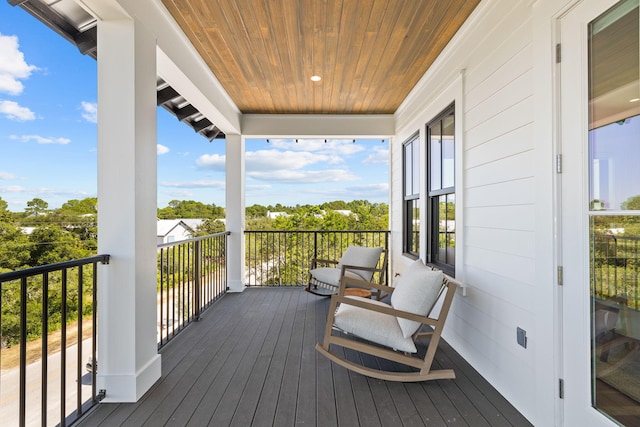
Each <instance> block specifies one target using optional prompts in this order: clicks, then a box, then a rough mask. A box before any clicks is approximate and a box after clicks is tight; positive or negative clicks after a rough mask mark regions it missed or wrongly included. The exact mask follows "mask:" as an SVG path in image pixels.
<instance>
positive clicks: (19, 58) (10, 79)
mask: <svg viewBox="0 0 640 427" xmlns="http://www.w3.org/2000/svg"><path fill="white" fill-rule="evenodd" d="M37 69H38V68H37V67H36V66H35V65H29V64H27V63H26V62H25V60H24V54H23V53H22V52H21V51H20V49H19V44H18V37H16V36H5V35H2V34H0V93H1V92H4V93H8V94H10V95H20V94H21V93H22V91H23V89H24V86H23V84H22V82H20V81H19V79H26V78H28V77H29V76H30V75H31V72H33V71H34V70H37Z"/></svg>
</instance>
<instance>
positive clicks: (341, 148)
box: [269, 138, 365, 156]
mask: <svg viewBox="0 0 640 427" xmlns="http://www.w3.org/2000/svg"><path fill="white" fill-rule="evenodd" d="M356 141H357V140H356ZM269 144H270V145H272V146H273V147H275V148H280V149H284V150H292V151H321V152H323V153H324V154H326V155H328V156H349V155H351V154H355V153H359V152H361V151H363V150H364V149H365V147H363V146H362V145H361V144H358V143H357V142H356V143H354V142H353V140H351V139H347V140H345V139H315V138H313V139H312V138H309V139H306V138H305V139H299V140H298V142H296V140H295V139H270V140H269Z"/></svg>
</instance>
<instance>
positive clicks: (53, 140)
mask: <svg viewBox="0 0 640 427" xmlns="http://www.w3.org/2000/svg"><path fill="white" fill-rule="evenodd" d="M9 138H10V139H15V140H18V141H22V142H29V141H35V142H37V143H38V144H61V145H65V144H68V143H70V142H71V140H70V139H69V138H63V137H58V138H56V137H53V136H50V137H44V136H40V135H20V136H17V135H10V136H9Z"/></svg>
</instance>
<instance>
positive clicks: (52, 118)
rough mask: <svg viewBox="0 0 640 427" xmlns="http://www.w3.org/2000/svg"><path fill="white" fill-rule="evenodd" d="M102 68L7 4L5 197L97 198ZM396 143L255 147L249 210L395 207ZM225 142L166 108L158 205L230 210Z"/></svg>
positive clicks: (55, 201)
mask: <svg viewBox="0 0 640 427" xmlns="http://www.w3.org/2000/svg"><path fill="white" fill-rule="evenodd" d="M96 101H97V85H96V61H95V60H94V59H92V58H90V57H87V56H83V55H82V54H80V53H79V51H78V50H77V49H76V47H75V46H73V45H72V44H71V43H69V42H67V41H66V40H64V39H63V38H62V37H60V36H59V35H57V34H56V33H54V32H53V31H52V30H50V29H49V28H47V27H46V26H45V25H44V24H42V23H40V22H39V21H37V20H35V19H34V18H33V17H31V16H30V15H29V14H27V13H26V12H24V11H23V10H22V9H20V8H19V7H12V6H9V4H8V3H7V2H6V1H0V197H2V199H4V200H5V201H6V202H7V203H8V204H9V209H10V210H12V211H22V210H23V209H24V208H25V206H26V203H27V202H28V201H30V200H32V199H34V198H36V197H38V198H41V199H43V200H45V201H46V202H48V203H49V207H50V208H57V207H60V205H62V204H63V203H64V202H66V201H67V200H70V199H82V198H85V197H96V196H97V189H96V185H97V184H96V181H97V177H96V165H97V152H96V144H97V130H96V126H97V125H96ZM388 144H389V142H388V140H385V141H384V142H382V141H381V140H379V139H376V140H358V141H357V142H356V143H353V142H352V141H350V140H349V141H345V140H328V141H327V142H325V141H324V140H308V139H305V140H300V142H299V143H296V142H295V140H275V139H270V140H269V143H267V141H266V140H247V143H246V151H247V153H246V154H247V157H246V185H247V191H246V200H245V202H246V204H247V206H249V205H252V204H254V203H257V204H261V205H269V204H271V205H275V204H276V203H281V204H283V205H296V204H320V203H323V202H326V201H332V200H345V201H351V200H362V199H364V200H369V201H371V202H377V203H379V202H384V203H387V202H388V182H389V179H388V148H389V145H388ZM224 156H225V143H224V141H221V140H214V141H213V142H209V141H208V140H207V139H205V138H204V137H202V136H200V135H197V134H196V133H194V132H193V130H192V129H191V128H190V127H188V126H186V125H184V124H181V123H179V122H178V121H177V120H176V119H175V118H174V117H173V116H172V115H170V114H169V113H168V112H166V111H165V110H164V109H162V108H159V109H158V206H159V207H165V206H167V203H168V202H169V201H171V200H174V199H175V200H197V201H200V202H203V203H207V204H209V203H214V204H215V205H217V206H224V204H225V196H224V194H225V193H224V181H225V178H224Z"/></svg>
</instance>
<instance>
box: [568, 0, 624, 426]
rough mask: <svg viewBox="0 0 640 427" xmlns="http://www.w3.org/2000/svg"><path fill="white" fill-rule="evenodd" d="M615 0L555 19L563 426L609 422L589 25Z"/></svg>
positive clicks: (582, 4)
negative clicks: (596, 248) (603, 388)
mask: <svg viewBox="0 0 640 427" xmlns="http://www.w3.org/2000/svg"><path fill="white" fill-rule="evenodd" d="M617 1H618V0H580V1H578V2H576V3H575V4H574V5H573V6H571V8H570V9H569V10H568V11H567V12H565V13H563V14H562V16H560V17H559V18H558V29H559V30H558V34H557V42H558V43H560V44H561V46H562V48H561V51H562V52H561V63H560V66H559V74H560V76H559V90H558V95H559V99H558V111H559V122H558V126H559V129H558V135H559V141H558V154H560V155H561V156H562V173H561V174H560V175H559V177H558V180H559V181H560V184H559V186H558V193H559V194H558V199H557V200H558V210H557V215H558V222H559V228H558V234H557V236H558V243H557V245H558V258H559V265H561V266H562V267H563V278H562V279H563V286H562V292H561V294H562V295H561V296H560V302H559V308H560V310H561V316H560V319H561V320H560V321H561V325H559V326H560V330H561V337H562V338H561V341H562V345H561V347H560V348H561V353H562V354H561V355H559V358H560V359H561V360H562V366H561V371H562V376H563V380H564V381H563V382H564V387H563V388H564V396H563V399H564V400H563V404H562V411H561V412H562V414H561V418H562V421H561V422H562V423H563V424H564V425H566V426H574V425H584V426H587V425H588V426H594V427H596V426H612V425H615V423H614V422H612V421H611V420H610V419H609V418H607V417H606V416H605V415H603V414H602V413H601V412H599V411H598V410H596V409H595V408H593V407H592V403H591V402H592V400H591V377H592V374H591V347H590V340H591V320H590V319H591V314H590V292H589V286H588V283H589V258H588V255H589V218H588V210H587V209H588V200H589V165H588V69H587V60H588V51H587V39H588V28H587V24H588V23H589V22H590V21H591V20H593V19H594V18H596V17H597V16H599V15H600V14H601V13H603V12H605V11H606V10H607V9H609V8H610V7H611V6H613V5H614V4H615V3H617Z"/></svg>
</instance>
